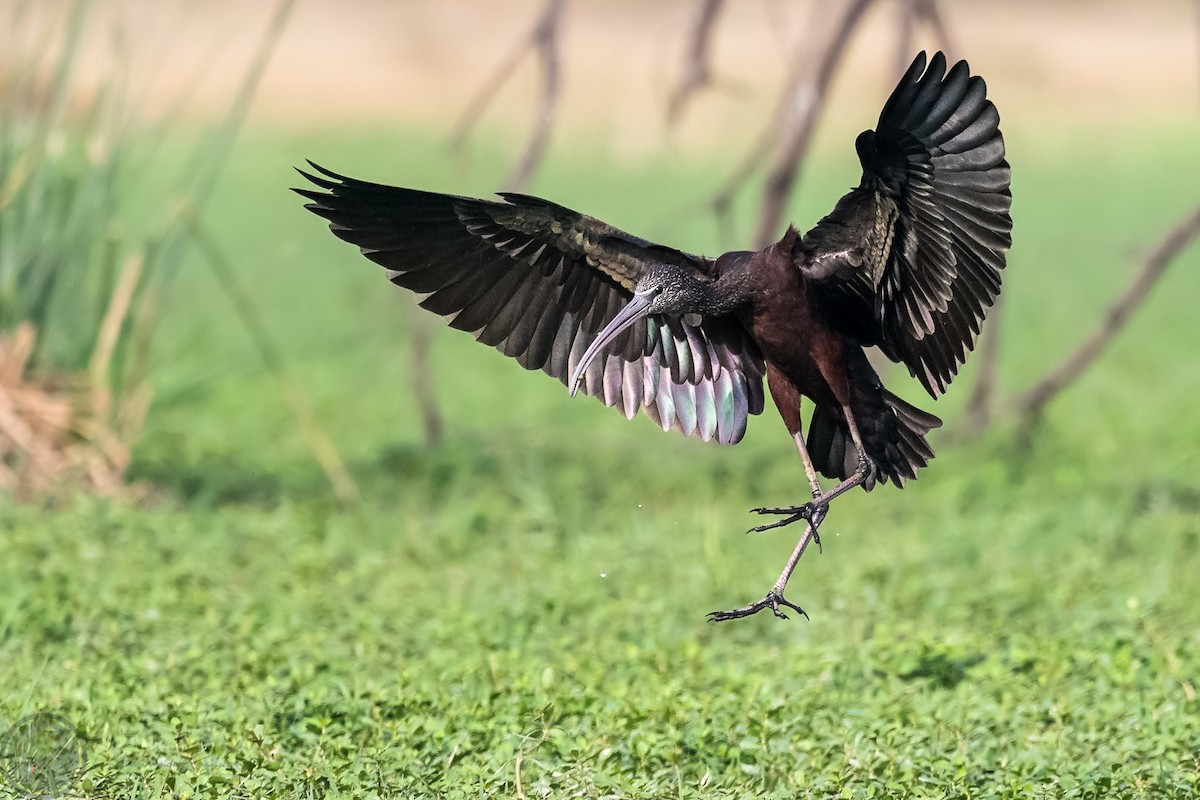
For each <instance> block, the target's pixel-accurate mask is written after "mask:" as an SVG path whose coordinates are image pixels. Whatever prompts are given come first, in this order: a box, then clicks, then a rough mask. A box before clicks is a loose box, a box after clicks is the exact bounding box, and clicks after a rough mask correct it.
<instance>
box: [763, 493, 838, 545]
mask: <svg viewBox="0 0 1200 800" xmlns="http://www.w3.org/2000/svg"><path fill="white" fill-rule="evenodd" d="M750 513H751V514H779V515H786V516H785V517H784V518H783V519H781V520H777V521H775V522H771V523H768V524H767V525H758V526H756V527H754V528H750V529H749V530H748V531H746V533H762V532H763V531H769V530H771V529H773V528H783V527H785V526H787V525H791V524H792V523H793V522H799V521H800V520H802V519H803V520H807V521H808V522H810V523H811V524H812V526H813V536H814V538H815V539H816V543H817V547H818V548H820V547H821V538H820V537H819V536H816V532H817V528H818V527H819V526H820V524H821V523H822V522H823V521H824V520H825V515H826V514H828V513H829V504H828V503H821V504H820V505H818V504H816V503H805V504H804V505H802V506H784V507H782V508H752V509H750Z"/></svg>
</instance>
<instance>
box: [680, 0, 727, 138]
mask: <svg viewBox="0 0 1200 800" xmlns="http://www.w3.org/2000/svg"><path fill="white" fill-rule="evenodd" d="M724 4H725V0H701V3H700V11H699V13H698V14H697V15H696V21H695V22H694V23H693V25H692V36H691V39H690V40H689V42H688V49H687V55H686V57H685V58H686V60H685V62H684V67H683V77H681V78H680V79H679V85H678V86H676V87H675V91H673V92H671V98H670V100H669V101H668V102H667V124H669V125H674V124H676V123H677V122H679V118H680V117H682V116H683V111H684V109H685V108H686V107H687V104H688V102H689V101H690V100H691V99H692V97H694V96H695V95H696V93H697V92H699V91H700V90H702V89H704V88H706V87H708V86H709V85H711V84H712V70H711V69H710V68H709V64H708V61H709V48H710V46H711V44H712V32H713V27H714V25H715V24H716V21H717V16H718V15H719V14H720V13H721V6H723V5H724Z"/></svg>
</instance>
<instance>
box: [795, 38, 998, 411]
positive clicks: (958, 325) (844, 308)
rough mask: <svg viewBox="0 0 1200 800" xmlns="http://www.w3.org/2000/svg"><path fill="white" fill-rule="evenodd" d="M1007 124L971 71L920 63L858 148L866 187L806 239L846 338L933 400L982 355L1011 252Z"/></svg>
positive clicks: (806, 251)
mask: <svg viewBox="0 0 1200 800" xmlns="http://www.w3.org/2000/svg"><path fill="white" fill-rule="evenodd" d="M999 123H1000V117H999V115H998V114H997V113H996V107H995V106H994V105H992V102H991V101H990V100H988V99H987V88H986V86H985V85H984V82H983V79H982V78H980V77H979V76H977V75H976V76H972V75H971V74H970V71H969V68H968V66H967V63H966V62H965V61H960V62H958V63H957V64H955V65H954V66H953V67H952V68H951V69H950V71H949V72H946V58H945V56H944V55H942V54H941V53H940V52H939V53H936V54H935V55H934V56H933V58H932V59H931V60H930V62H929V68H928V69H926V68H925V54H924V53H921V54H920V55H918V56H917V58H916V60H915V61H913V63H912V66H911V67H909V69H908V72H907V73H906V74H905V75H904V77H903V78H902V79H901V80H900V83H899V85H898V86H897V87H896V90H895V91H894V92H892V96H891V97H890V98H889V99H888V101H887V103H886V104H885V105H884V107H883V112H882V113H881V114H880V115H879V125H878V127H877V128H876V129H875V130H874V131H864V132H863V133H862V134H861V135H860V136H859V137H858V140H857V142H856V143H855V146H856V149H857V150H858V156H859V160H861V161H862V167H863V176H862V182H861V183H860V184H859V186H858V187H857V188H855V189H853V190H851V191H850V192H849V193H848V194H847V195H845V196H844V197H842V199H841V200H839V201H838V204H837V206H836V207H835V208H834V210H833V211H832V212H831V213H830V214H829V216H827V217H825V218H824V219H823V220H821V221H820V222H819V223H817V226H816V227H815V228H813V229H812V230H811V231H809V232H808V234H807V235H805V237H804V239H803V241H802V244H801V249H802V251H803V262H802V264H801V269H802V270H803V272H804V273H805V275H806V276H807V277H808V278H809V279H810V281H811V286H812V291H813V292H814V293H815V294H816V295H817V297H818V299H819V302H820V304H821V305H822V307H824V308H825V309H826V310H827V313H828V315H829V321H830V323H831V324H832V325H834V326H835V327H836V328H837V329H839V330H840V331H841V332H842V333H844V334H846V335H848V336H852V337H855V338H856V339H858V340H859V341H860V342H862V343H863V344H866V345H878V346H879V347H880V349H881V350H883V352H884V353H885V354H886V355H887V356H888V357H889V358H891V359H892V360H893V361H900V362H903V363H904V364H905V365H906V366H907V367H908V369H909V372H911V373H912V374H913V375H914V376H915V377H916V378H917V379H918V380H920V381H921V384H922V385H924V387H925V389H926V390H927V391H928V392H929V393H930V394H931V395H932V396H934V397H937V396H938V394H939V393H941V392H944V391H945V390H946V386H947V385H948V384H949V383H950V381H951V380H952V379H953V378H954V376H955V374H956V373H957V372H958V368H959V367H960V366H961V365H962V363H963V361H965V360H966V357H967V354H968V353H969V352H970V351H971V349H972V348H973V347H974V346H975V339H976V337H977V336H978V334H979V329H980V326H981V325H982V323H983V319H984V317H985V315H986V314H987V309H988V308H990V307H991V305H992V303H993V302H994V301H995V299H996V295H997V294H998V293H999V292H1000V271H1001V270H1002V269H1004V258H1005V251H1007V250H1008V248H1009V246H1010V244H1011V243H1012V236H1011V231H1012V219H1011V217H1010V216H1009V207H1010V206H1011V205H1012V193H1011V191H1010V190H1009V181H1010V170H1009V166H1008V162H1007V161H1005V160H1004V138H1003V137H1002V136H1001V134H1000V128H999Z"/></svg>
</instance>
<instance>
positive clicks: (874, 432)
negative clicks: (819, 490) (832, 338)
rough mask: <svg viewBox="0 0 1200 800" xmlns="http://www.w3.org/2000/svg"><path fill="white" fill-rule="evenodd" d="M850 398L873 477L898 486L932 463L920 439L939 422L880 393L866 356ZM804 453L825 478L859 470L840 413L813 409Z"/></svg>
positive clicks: (854, 374)
mask: <svg viewBox="0 0 1200 800" xmlns="http://www.w3.org/2000/svg"><path fill="white" fill-rule="evenodd" d="M854 366H858V369H854ZM851 396H852V403H851V412H852V413H853V414H854V421H855V422H856V423H857V425H858V432H859V433H860V434H861V435H862V439H863V446H864V447H865V448H866V451H867V457H868V458H870V459H871V461H872V462H874V465H875V469H876V472H875V475H874V476H873V477H874V478H876V479H878V480H879V481H882V482H884V483H886V482H888V481H892V482H893V483H895V484H896V486H899V487H903V486H904V482H905V481H907V480H913V479H915V478H916V477H917V470H918V469H920V468H921V467H924V466H926V465H927V464H928V463H929V461H930V459H932V458H933V448H932V447H930V446H929V442H928V441H927V440H926V438H925V434H927V433H929V431H931V430H933V429H934V428H940V427H941V425H942V421H941V420H940V419H938V418H937V417H935V416H934V415H933V414H929V413H927V412H925V411H922V410H921V409H919V408H917V407H916V406H914V405H912V404H911V403H908V402H906V401H904V400H901V399H900V398H899V397H897V396H896V395H894V394H892V393H891V392H889V391H888V390H887V389H885V388H883V385H882V384H881V383H880V382H879V378H878V377H877V376H876V375H875V371H874V370H873V369H871V366H870V364H869V363H867V360H866V357H865V356H863V357H862V364H861V365H852V369H851ZM808 453H809V455H810V456H811V457H812V460H813V465H814V466H815V467H816V468H817V470H818V471H820V473H821V474H822V475H824V476H825V477H827V478H835V479H837V480H842V479H844V478H848V477H849V476H851V475H853V474H854V471H855V470H856V469H858V452H857V450H856V448H855V446H854V440H853V439H852V438H851V436H850V427H849V426H848V425H847V424H846V419H845V417H844V416H843V415H842V412H841V411H840V410H837V409H830V408H826V407H823V406H817V410H816V411H815V412H814V413H813V417H812V422H810V423H809V427H808ZM873 486H874V480H868V481H867V483H865V484H864V487H865V488H866V489H867V490H868V491H870V490H871V488H873Z"/></svg>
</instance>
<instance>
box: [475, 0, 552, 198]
mask: <svg viewBox="0 0 1200 800" xmlns="http://www.w3.org/2000/svg"><path fill="white" fill-rule="evenodd" d="M565 5H566V0H547V3H546V7H545V9H544V10H543V11H542V15H541V17H539V18H538V21H537V24H535V25H534V27H533V30H531V31H530V33H529V35H528V36H527V37H525V38H523V39H522V40H521V41H520V42H519V43H518V44H517V46H516V48H514V49H513V51H512V52H511V53H509V55H508V57H507V58H506V59H505V60H504V61H503V62H501V64H500V67H499V68H498V69H497V70H496V71H495V72H494V73H493V74H492V76H491V77H490V78H489V79H488V80H487V82H486V83H485V84H484V85H483V88H482V89H480V91H479V92H478V93H477V94H476V95H475V97H473V98H472V99H471V102H470V103H469V104H468V105H467V110H466V111H465V112H463V116H462V119H461V120H460V121H459V123H458V126H457V127H456V128H455V132H454V135H453V137H452V138H451V146H452V147H453V148H454V149H456V150H457V149H461V148H462V146H463V145H464V144H465V143H466V140H467V137H468V136H470V133H471V130H472V129H473V128H474V127H475V125H476V123H477V122H478V121H479V117H480V116H481V115H482V114H483V111H484V109H485V108H487V104H488V102H489V101H490V100H491V98H492V97H494V96H495V94H496V91H497V90H498V89H499V88H500V86H501V85H502V84H503V83H504V81H506V80H507V79H508V77H509V76H510V75H511V74H512V73H513V71H514V70H516V68H517V64H519V63H520V62H521V58H522V56H524V54H525V50H526V48H528V47H530V46H532V47H533V48H534V49H536V50H537V53H538V56H539V58H540V59H541V62H542V97H541V102H540V104H539V106H538V112H537V118H536V119H535V121H534V126H533V130H532V131H531V132H530V134H529V141H528V143H527V144H526V145H525V151H524V152H523V153H522V154H521V157H520V158H519V159H518V160H517V164H516V166H515V167H514V168H513V171H512V172H511V173H510V174H509V176H508V179H507V180H505V181H504V185H505V187H506V188H507V189H508V190H509V191H514V192H516V191H521V190H522V189H523V188H524V187H525V184H526V183H528V182H529V178H530V176H531V175H532V174H533V172H534V170H536V169H537V166H538V164H540V163H541V160H542V157H543V156H544V155H545V151H546V144H547V143H548V142H549V140H550V124H551V123H552V122H553V121H554V114H555V111H556V110H557V108H558V96H559V84H560V67H559V59H558V31H559V21H560V19H561V18H562V11H563V7H564V6H565Z"/></svg>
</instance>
